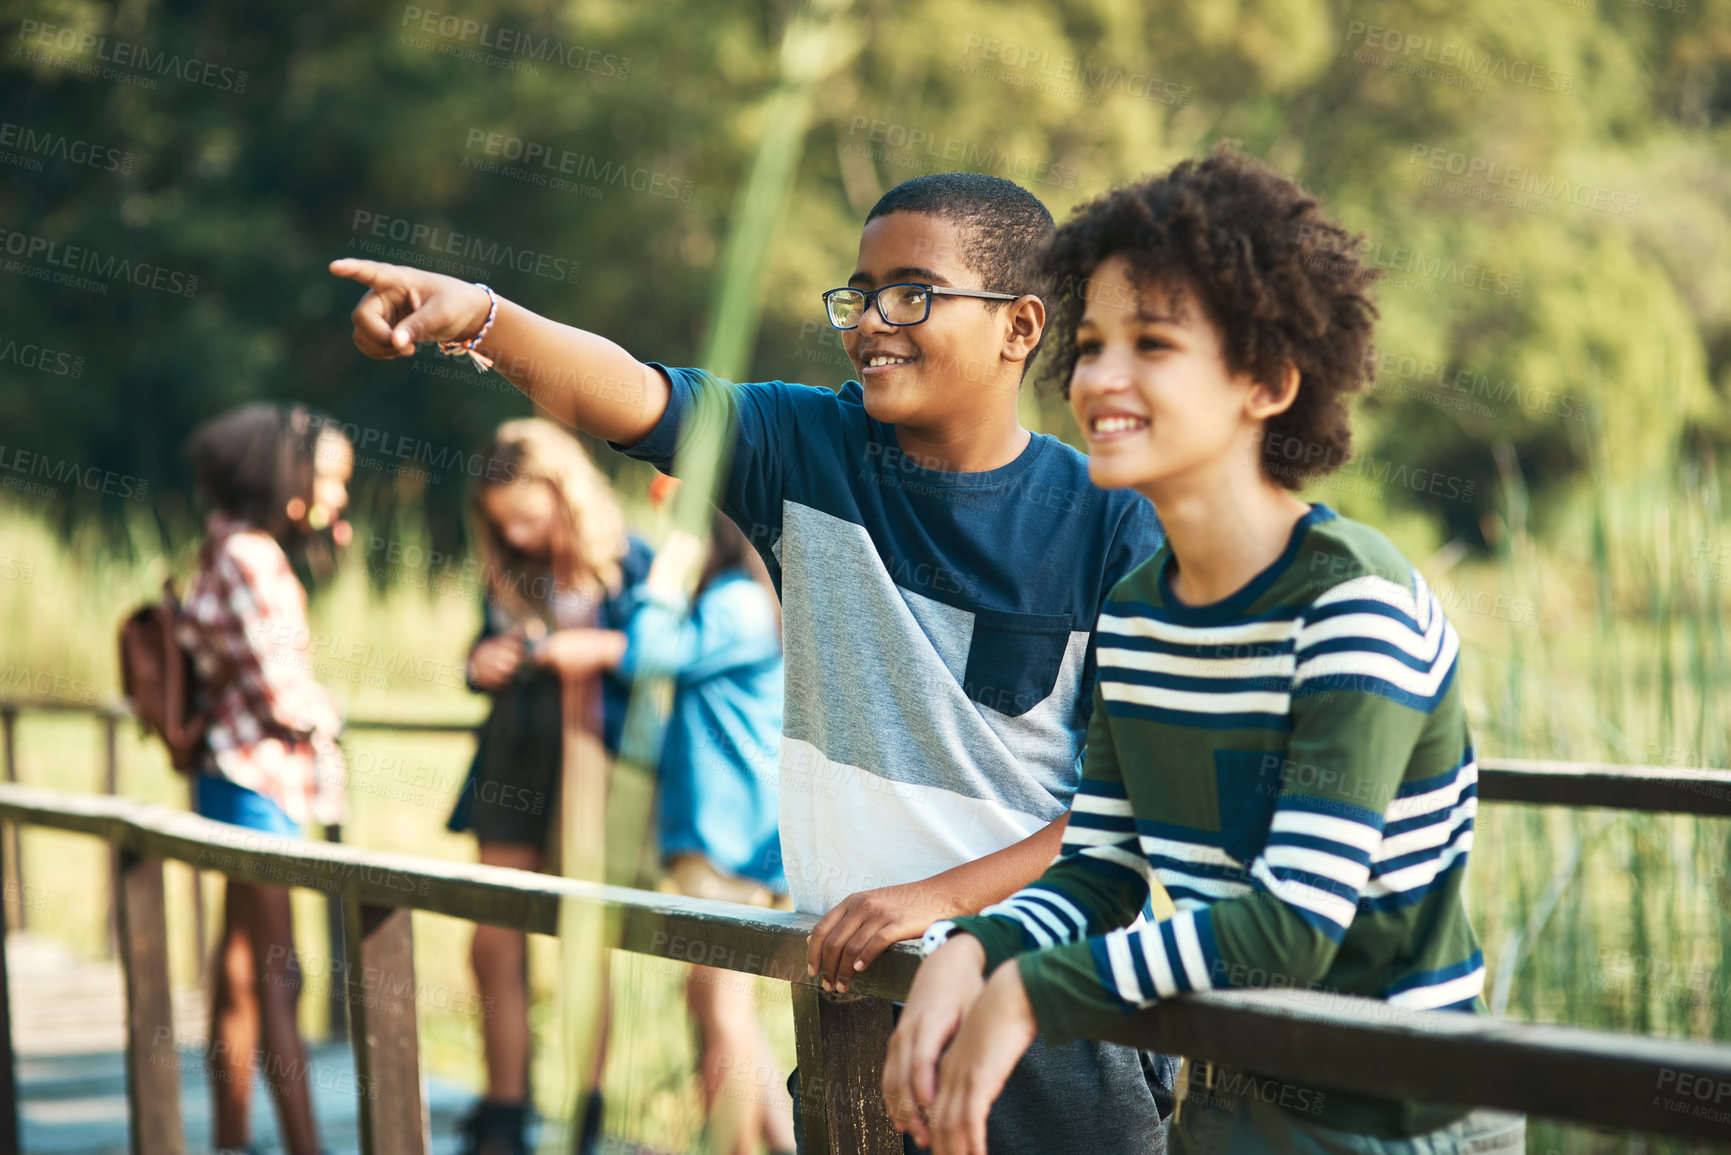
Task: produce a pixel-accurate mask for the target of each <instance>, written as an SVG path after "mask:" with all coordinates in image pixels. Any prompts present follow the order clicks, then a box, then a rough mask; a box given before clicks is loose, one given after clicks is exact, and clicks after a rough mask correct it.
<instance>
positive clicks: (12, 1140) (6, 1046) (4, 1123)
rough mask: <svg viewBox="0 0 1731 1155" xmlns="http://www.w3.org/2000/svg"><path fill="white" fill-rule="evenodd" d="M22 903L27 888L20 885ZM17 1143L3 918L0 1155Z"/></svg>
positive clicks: (9, 1154) (0, 877) (1, 869)
mask: <svg viewBox="0 0 1731 1155" xmlns="http://www.w3.org/2000/svg"><path fill="white" fill-rule="evenodd" d="M5 892H6V869H5V858H4V855H0V894H4V893H5ZM18 897H19V903H18V905H19V906H23V905H24V903H23V898H24V888H23V887H19V888H18ZM19 1149H20V1148H19V1146H18V1065H17V1063H16V1062H15V1061H14V1056H13V1052H12V983H11V974H10V973H9V972H8V971H7V969H6V925H5V920H4V918H3V917H0V1155H14V1153H15V1152H17V1151H18V1150H19Z"/></svg>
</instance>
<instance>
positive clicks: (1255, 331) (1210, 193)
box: [1042, 143, 1377, 489]
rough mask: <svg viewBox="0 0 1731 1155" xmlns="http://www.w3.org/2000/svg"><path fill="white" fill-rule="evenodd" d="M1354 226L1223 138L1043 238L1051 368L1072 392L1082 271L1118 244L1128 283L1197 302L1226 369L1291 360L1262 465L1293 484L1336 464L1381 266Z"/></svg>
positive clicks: (1263, 372)
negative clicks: (1295, 375) (1289, 381)
mask: <svg viewBox="0 0 1731 1155" xmlns="http://www.w3.org/2000/svg"><path fill="white" fill-rule="evenodd" d="M1362 241H1363V237H1362V235H1358V236H1355V235H1351V234H1349V233H1347V232H1346V230H1344V229H1342V228H1341V227H1340V226H1339V225H1336V224H1334V223H1333V222H1331V221H1329V220H1327V219H1326V218H1325V217H1324V216H1323V215H1322V212H1321V210H1320V209H1319V208H1318V206H1317V203H1316V201H1315V200H1314V199H1313V198H1312V197H1310V196H1308V195H1306V194H1305V192H1304V191H1303V190H1302V189H1300V188H1299V187H1298V186H1297V185H1296V184H1294V183H1293V182H1292V181H1290V180H1288V179H1286V178H1285V177H1283V176H1281V175H1280V174H1279V173H1276V172H1275V171H1273V170H1272V169H1270V168H1268V167H1267V166H1266V165H1264V164H1262V163H1261V162H1260V161H1257V160H1256V159H1254V158H1252V157H1249V156H1246V155H1245V154H1243V153H1241V152H1239V151H1237V149H1236V148H1234V147H1233V146H1232V145H1230V144H1225V143H1223V144H1221V145H1218V146H1216V148H1215V149H1214V150H1213V152H1211V153H1210V154H1209V155H1208V157H1207V158H1206V159H1203V160H1200V161H1197V160H1186V161H1184V162H1182V163H1180V164H1179V165H1178V166H1177V167H1175V168H1174V169H1173V170H1172V171H1171V172H1170V173H1167V174H1166V175H1165V176H1162V177H1156V178H1153V179H1150V180H1146V181H1143V182H1141V183H1139V184H1134V185H1130V186H1128V187H1126V188H1121V189H1117V190H1115V191H1113V192H1110V193H1107V194H1105V195H1104V196H1101V197H1099V198H1097V199H1095V200H1093V201H1090V202H1088V203H1087V204H1085V205H1083V206H1081V207H1080V208H1079V209H1077V211H1076V214H1075V215H1074V216H1073V217H1072V218H1071V219H1070V220H1069V221H1067V222H1065V223H1064V224H1063V225H1062V226H1060V227H1059V229H1058V230H1057V232H1056V233H1055V234H1054V235H1053V237H1052V240H1051V242H1050V243H1049V244H1048V245H1047V247H1046V250H1045V253H1044V257H1043V261H1042V266H1043V274H1044V277H1045V280H1046V282H1047V284H1048V285H1049V286H1050V292H1051V294H1052V295H1051V296H1050V297H1049V298H1048V304H1049V305H1050V306H1051V308H1052V323H1051V326H1050V328H1049V330H1048V337H1049V339H1048V340H1047V341H1046V342H1045V344H1046V346H1047V348H1048V349H1049V350H1050V352H1049V357H1050V360H1049V361H1048V363H1047V376H1048V377H1049V378H1050V379H1052V380H1055V381H1057V382H1058V383H1059V385H1060V387H1061V389H1062V391H1063V394H1064V396H1065V397H1066V398H1067V397H1068V396H1069V395H1070V375H1071V373H1072V372H1073V371H1074V369H1075V367H1076V328H1077V325H1078V324H1079V323H1080V321H1081V319H1082V311H1083V308H1084V306H1085V305H1086V303H1087V294H1088V278H1089V277H1090V276H1092V275H1093V272H1094V270H1095V269H1096V268H1097V267H1098V266H1099V265H1100V263H1101V262H1103V261H1105V260H1107V259H1108V258H1111V257H1113V256H1117V255H1120V254H1122V255H1123V256H1124V257H1125V258H1126V260H1127V261H1128V262H1129V265H1130V276H1131V279H1132V281H1134V282H1135V283H1137V284H1142V285H1147V286H1155V287H1157V288H1158V290H1159V291H1164V292H1165V293H1166V294H1167V295H1168V296H1170V297H1172V298H1173V303H1174V304H1181V303H1182V302H1183V301H1184V300H1185V299H1186V298H1190V299H1195V300H1197V301H1199V302H1200V304H1201V306H1202V309H1203V311H1204V313H1205V314H1206V316H1207V318H1208V319H1209V320H1210V321H1211V322H1212V323H1213V324H1214V326H1215V328H1216V329H1217V330H1218V331H1219V333H1220V343H1221V348H1222V350H1223V352H1224V354H1225V357H1226V363H1227V367H1228V368H1229V369H1230V370H1232V371H1233V372H1238V373H1244V372H1247V373H1249V374H1250V375H1251V376H1252V377H1253V378H1255V379H1256V380H1259V381H1266V382H1275V381H1279V380H1280V378H1281V375H1282V374H1283V372H1284V369H1285V366H1286V365H1287V364H1288V363H1290V364H1292V365H1295V366H1296V367H1297V368H1298V372H1299V387H1298V396H1297V397H1296V398H1295V399H1294V401H1293V403H1292V405H1291V407H1290V408H1288V409H1287V410H1286V411H1285V412H1284V413H1280V414H1277V415H1276V416H1274V417H1271V418H1269V419H1268V421H1267V423H1266V425H1265V426H1264V428H1263V437H1262V470H1263V472H1264V473H1265V474H1266V475H1267V476H1268V477H1269V478H1271V479H1272V480H1273V481H1275V482H1276V483H1277V484H1279V485H1282V486H1284V487H1286V488H1287V489H1298V488H1299V487H1300V486H1302V485H1303V484H1304V482H1305V481H1306V480H1307V479H1309V478H1311V477H1316V476H1320V475H1322V474H1326V473H1328V472H1330V471H1331V470H1334V469H1336V468H1338V467H1339V466H1341V465H1342V464H1344V463H1345V462H1346V460H1347V458H1348V457H1349V456H1350V455H1351V448H1352V428H1351V424H1350V422H1349V421H1348V418H1347V411H1346V395H1347V394H1349V393H1352V392H1354V391H1355V390H1357V389H1359V388H1360V387H1361V386H1362V385H1363V384H1364V383H1365V382H1366V381H1367V380H1368V379H1369V377H1370V373H1371V368H1372V365H1373V361H1374V351H1373V349H1372V346H1371V336H1372V331H1373V329H1374V328H1375V324H1376V317H1377V310H1376V306H1375V305H1374V304H1373V303H1372V302H1371V300H1370V297H1369V296H1368V295H1367V294H1368V290H1369V288H1370V285H1371V283H1372V282H1373V281H1375V279H1376V276H1377V270H1375V269H1372V268H1367V267H1366V266H1365V265H1364V264H1362V263H1361V262H1360V261H1359V259H1358V255H1357V250H1358V247H1359V245H1360V244H1361V242H1362Z"/></svg>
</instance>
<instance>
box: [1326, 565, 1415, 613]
mask: <svg viewBox="0 0 1731 1155" xmlns="http://www.w3.org/2000/svg"><path fill="white" fill-rule="evenodd" d="M1413 576H1414V577H1415V578H1416V577H1417V576H1418V571H1417V570H1414V571H1413ZM1414 584H1415V585H1416V586H1417V587H1418V588H1419V589H1421V590H1422V589H1423V588H1424V586H1423V583H1422V582H1415V583H1414ZM1361 599H1363V600H1365V601H1375V602H1382V603H1384V604H1385V605H1391V606H1394V607H1395V608H1396V609H1398V610H1400V611H1402V612H1403V613H1405V614H1407V615H1409V616H1411V617H1414V618H1416V617H1418V613H1417V610H1418V605H1419V602H1420V601H1421V600H1422V599H1420V598H1417V597H1415V596H1414V593H1413V591H1412V590H1410V589H1408V588H1406V587H1405V586H1402V585H1397V584H1396V583H1394V582H1391V581H1389V580H1388V579H1387V578H1385V577H1382V576H1380V575H1378V574H1365V575H1363V576H1362V577H1355V578H1353V579H1351V580H1350V581H1343V582H1341V583H1340V584H1339V585H1337V586H1335V587H1333V588H1332V589H1330V590H1328V591H1327V592H1326V593H1324V594H1322V595H1321V596H1319V597H1318V598H1317V599H1316V600H1315V601H1313V602H1311V603H1310V604H1311V605H1312V606H1316V607H1319V608H1320V607H1323V606H1331V605H1334V604H1335V603H1336V602H1352V601H1359V600H1361Z"/></svg>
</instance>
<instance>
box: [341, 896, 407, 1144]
mask: <svg viewBox="0 0 1731 1155" xmlns="http://www.w3.org/2000/svg"><path fill="white" fill-rule="evenodd" d="M345 910H346V913H347V918H346V920H345V921H346V926H345V927H344V938H345V940H346V941H347V943H348V960H347V961H348V965H347V966H346V967H344V973H343V980H344V988H345V989H346V991H347V993H348V999H349V1020H350V1025H351V1033H352V1035H353V1042H354V1049H355V1074H356V1079H355V1085H356V1088H357V1094H358V1096H359V1108H360V1132H361V1151H362V1153H363V1155H426V1152H427V1112H426V1107H425V1105H424V1104H423V1102H422V1099H421V1044H420V1032H419V1030H418V1027H417V1021H416V1013H415V943H414V936H413V933H412V931H411V929H410V926H411V923H410V914H409V912H408V911H407V910H392V909H389V908H387V907H379V906H363V905H361V904H359V903H352V902H351V903H348V904H346V907H345Z"/></svg>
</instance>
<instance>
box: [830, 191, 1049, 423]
mask: <svg viewBox="0 0 1731 1155" xmlns="http://www.w3.org/2000/svg"><path fill="white" fill-rule="evenodd" d="M966 241H967V235H966V233H965V231H964V230H963V228H962V227H961V226H959V225H957V224H956V223H955V222H953V221H950V220H947V219H945V218H943V217H939V216H934V215H932V214H930V213H915V212H893V213H888V214H886V215H884V216H881V217H878V218H877V219H876V220H873V221H872V222H871V223H869V224H867V225H866V227H865V230H864V232H862V233H861V234H860V243H859V264H858V265H857V266H856V267H855V270H854V274H853V276H851V277H849V278H848V285H849V286H851V287H853V288H856V289H866V290H871V289H876V288H880V287H882V286H884V285H894V284H899V283H902V282H907V281H916V282H919V283H922V284H930V285H947V286H951V287H954V288H960V289H978V288H982V287H983V286H982V284H981V277H980V274H979V273H977V272H975V271H974V270H973V269H971V268H970V267H969V266H968V264H967V262H966V261H965V260H964V259H963V251H964V245H965V243H966ZM990 304H992V302H988V301H983V300H978V299H975V298H970V297H941V296H934V297H932V303H931V312H930V314H929V315H928V316H927V318H926V319H925V321H923V322H922V323H920V324H918V325H902V326H896V325H890V324H888V323H886V322H885V321H884V319H883V317H882V316H881V315H880V314H879V313H878V310H877V306H876V304H875V303H874V304H873V305H872V306H871V307H870V308H868V309H866V311H865V315H864V316H863V317H861V318H860V323H859V326H858V328H854V329H845V330H843V331H842V345H843V347H844V348H846V350H847V354H848V357H849V358H850V359H851V360H852V361H853V363H854V366H855V367H856V368H857V369H858V370H859V380H860V385H861V387H862V388H863V389H864V390H865V407H866V412H867V413H870V414H871V415H872V416H873V417H875V418H876V419H878V420H879V421H887V422H890V423H892V424H895V425H901V426H907V427H909V428H912V429H921V428H925V429H933V428H938V427H942V426H947V425H950V424H953V423H956V422H958V421H960V422H966V421H968V420H969V418H970V416H971V415H975V414H980V415H983V414H985V413H987V412H989V411H990V410H992V409H994V408H996V407H998V406H1002V405H1008V406H1009V407H1010V408H1012V409H1013V408H1014V407H1015V403H1016V392H1017V390H1018V388H1019V387H1020V382H1021V370H1022V366H1021V361H1022V360H1024V359H1025V357H1026V354H1025V353H1024V352H1022V351H1021V346H1020V344H1018V343H1017V341H1016V340H1014V339H1012V337H1011V330H1012V329H1013V328H1015V322H1014V316H1015V314H1016V310H1017V305H1016V303H1015V302H1012V301H1005V302H1002V304H1001V306H1000V307H999V308H998V309H997V310H995V311H994V310H993V309H991V308H989V307H988V306H989V305H990ZM1041 319H1042V320H1043V314H1042V316H1041ZM1033 339H1034V341H1035V342H1037V341H1038V339H1039V331H1038V328H1037V327H1036V328H1035V330H1034V337H1033ZM1006 353H1009V354H1010V355H1011V356H1014V357H1018V358H1019V359H1017V360H1006V359H1005V357H1006Z"/></svg>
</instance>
